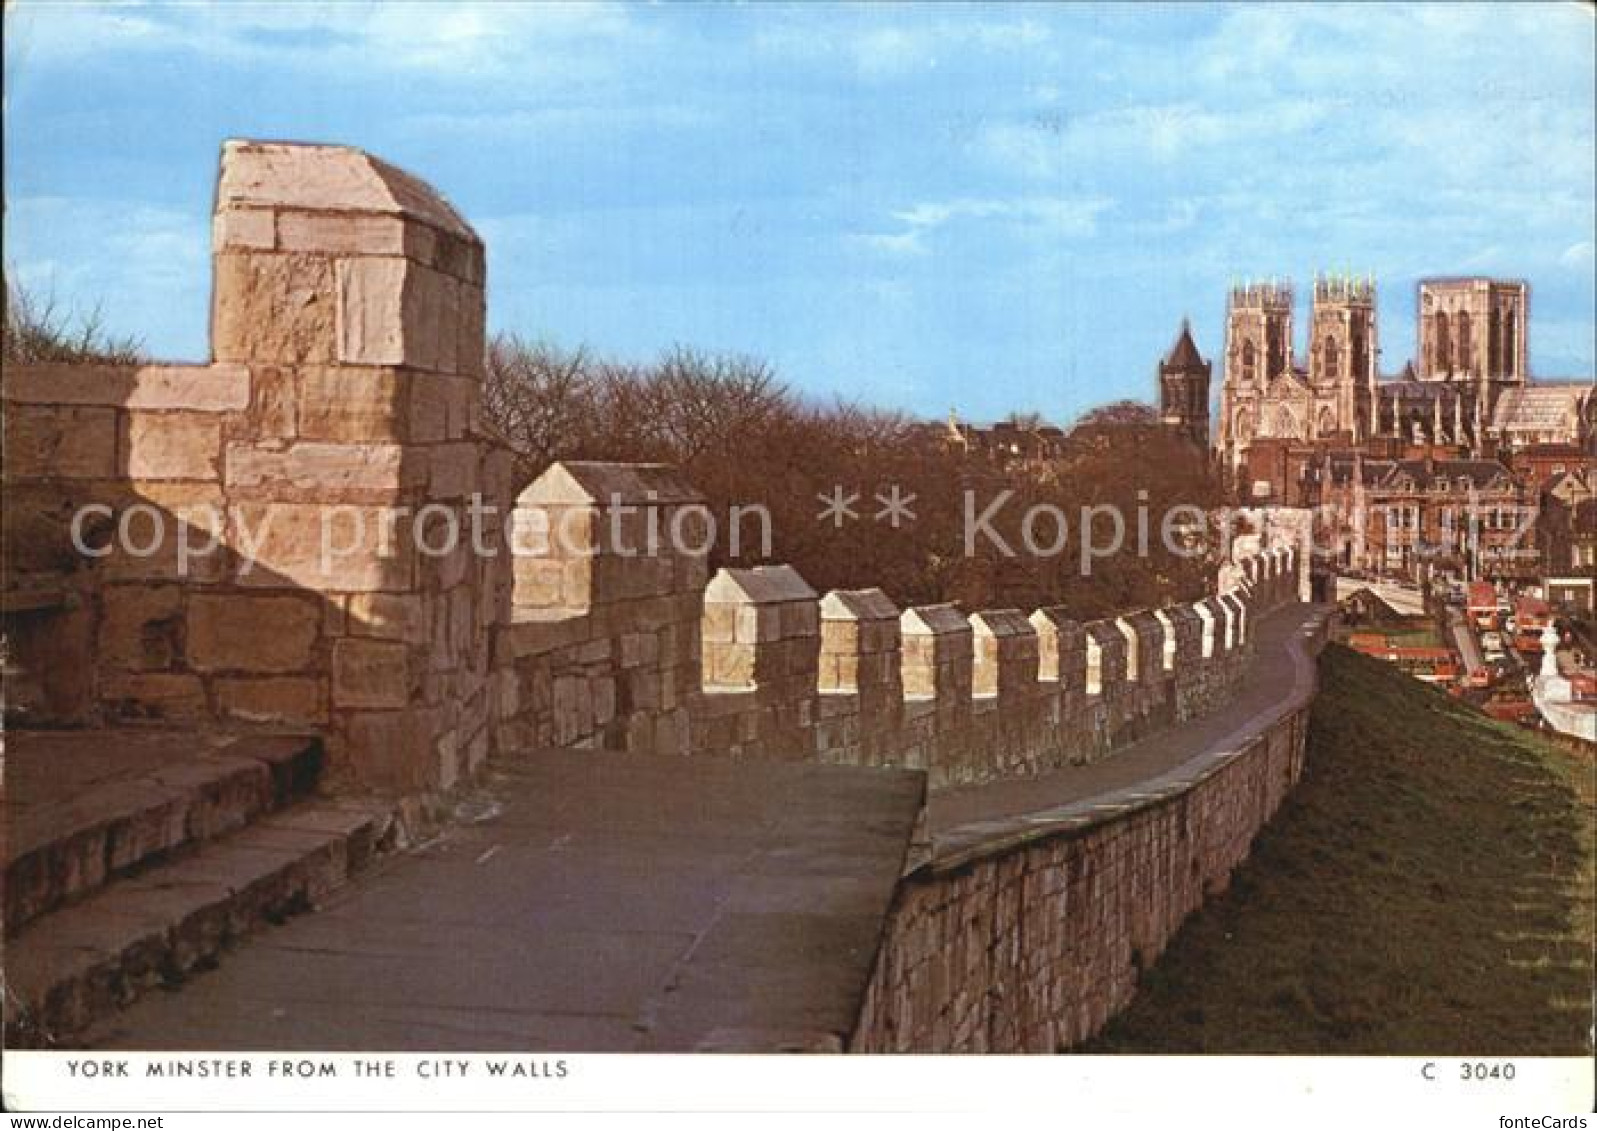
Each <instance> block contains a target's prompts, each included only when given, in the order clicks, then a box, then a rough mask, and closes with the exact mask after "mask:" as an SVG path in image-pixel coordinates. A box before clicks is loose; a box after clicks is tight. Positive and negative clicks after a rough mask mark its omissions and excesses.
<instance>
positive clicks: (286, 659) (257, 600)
mask: <svg viewBox="0 0 1597 1131" xmlns="http://www.w3.org/2000/svg"><path fill="white" fill-rule="evenodd" d="M321 622H322V618H321V611H320V610H319V609H318V608H317V606H316V602H315V601H314V600H313V599H310V598H306V597H288V596H282V597H279V596H264V595H263V596H256V595H253V594H251V595H245V594H227V595H221V594H196V595H195V596H194V597H193V598H192V599H191V600H190V601H189V607H188V659H189V663H190V665H191V666H193V667H194V668H195V669H196V670H198V671H241V672H292V671H300V670H303V669H304V668H306V667H308V666H309V665H310V663H311V654H312V650H313V649H314V648H315V645H316V640H317V637H318V636H319V634H320V631H321Z"/></svg>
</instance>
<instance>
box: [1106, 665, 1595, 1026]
mask: <svg viewBox="0 0 1597 1131" xmlns="http://www.w3.org/2000/svg"><path fill="white" fill-rule="evenodd" d="M1321 679H1322V687H1321V694H1320V696H1319V699H1318V700H1317V702H1316V704H1315V708H1314V712H1313V718H1312V724H1311V730H1310V737H1309V753H1308V765H1307V770H1306V772H1305V776H1304V779H1303V782H1302V783H1301V784H1300V785H1299V786H1298V788H1297V789H1296V790H1295V791H1294V792H1293V794H1292V795H1291V796H1290V797H1289V798H1288V799H1287V801H1286V803H1285V804H1284V805H1283V806H1282V809H1281V811H1280V813H1278V814H1277V816H1276V818H1275V820H1274V821H1273V822H1272V823H1271V824H1270V826H1269V827H1268V828H1267V829H1266V830H1265V831H1264V833H1263V834H1262V835H1261V836H1260V837H1259V840H1258V842H1257V843H1256V845H1255V847H1254V852H1253V855H1252V857H1251V858H1250V859H1249V860H1248V861H1247V862H1246V863H1245V864H1244V865H1243V866H1242V867H1241V868H1240V869H1238V871H1237V873H1236V874H1235V876H1234V877H1233V879H1232V883H1231V886H1230V888H1229V890H1228V891H1227V892H1226V893H1225V894H1224V895H1222V896H1220V897H1218V898H1216V899H1215V900H1214V901H1212V902H1211V903H1210V904H1209V905H1208V906H1207V907H1205V908H1204V909H1203V910H1202V911H1201V912H1199V913H1198V914H1197V915H1195V916H1194V917H1193V918H1192V919H1191V920H1189V921H1188V923H1187V924H1186V925H1185V926H1184V927H1183V928H1182V930H1181V932H1180V934H1179V935H1178V936H1177V937H1176V938H1175V939H1174V940H1173V941H1172V943H1171V946H1170V948H1169V949H1168V950H1167V951H1166V953H1165V954H1164V956H1163V957H1162V958H1161V959H1160V960H1159V962H1158V963H1157V964H1156V965H1155V967H1154V969H1153V970H1152V971H1150V972H1149V974H1148V975H1147V977H1146V978H1145V980H1144V984H1143V986H1142V988H1141V989H1140V990H1139V992H1138V996H1137V999H1136V1000H1135V1001H1134V1002H1133V1003H1132V1005H1131V1008H1130V1009H1128V1010H1127V1011H1126V1013H1124V1014H1123V1015H1122V1016H1121V1017H1120V1018H1118V1019H1117V1020H1116V1021H1115V1022H1113V1023H1112V1024H1111V1025H1110V1027H1109V1028H1108V1029H1107V1030H1106V1031H1105V1032H1104V1033H1103V1034H1102V1035H1101V1036H1100V1037H1099V1038H1098V1039H1097V1040H1096V1041H1095V1042H1094V1043H1093V1044H1092V1046H1091V1047H1090V1048H1088V1049H1086V1050H1084V1051H1092V1052H1146V1053H1180V1052H1228V1053H1244V1052H1279V1053H1361V1054H1421V1053H1430V1054H1466V1055H1477V1054H1478V1055H1509V1054H1518V1055H1530V1054H1538V1053H1539V1054H1581V1053H1588V1052H1589V1051H1590V1049H1591V1020H1592V992H1593V961H1592V957H1593V934H1592V932H1593V928H1592V922H1593V911H1594V907H1593V876H1594V872H1593V828H1594V806H1597V767H1594V765H1593V762H1592V759H1591V757H1590V756H1589V755H1587V756H1585V757H1584V758H1583V757H1581V756H1579V755H1576V754H1573V753H1570V752H1568V751H1565V750H1563V749H1561V748H1559V747H1556V746H1554V745H1552V744H1551V743H1548V742H1545V741H1542V740H1540V739H1538V738H1537V737H1536V736H1534V735H1532V734H1529V733H1528V732H1525V731H1522V730H1520V729H1518V728H1516V727H1513V726H1510V725H1507V724H1502V723H1496V722H1493V721H1492V720H1490V719H1487V718H1485V717H1484V716H1482V715H1480V714H1478V713H1476V712H1475V711H1473V710H1472V709H1470V708H1468V707H1466V706H1464V705H1462V704H1460V703H1457V702H1455V701H1453V700H1450V699H1449V698H1447V697H1446V696H1445V695H1443V694H1441V693H1439V692H1436V691H1433V690H1432V689H1430V688H1428V687H1426V686H1425V685H1423V684H1420V683H1418V682H1416V681H1414V680H1411V679H1408V678H1406V677H1404V676H1403V675H1401V674H1399V673H1398V672H1396V671H1395V670H1394V669H1392V668H1390V667H1388V666H1387V665H1385V664H1382V663H1380V662H1378V661H1375V660H1370V659H1366V658H1364V657H1362V656H1359V655H1356V654H1354V653H1352V652H1350V651H1348V650H1346V649H1344V648H1338V647H1331V648H1328V649H1327V650H1326V653H1325V656H1324V658H1323V660H1322V663H1321Z"/></svg>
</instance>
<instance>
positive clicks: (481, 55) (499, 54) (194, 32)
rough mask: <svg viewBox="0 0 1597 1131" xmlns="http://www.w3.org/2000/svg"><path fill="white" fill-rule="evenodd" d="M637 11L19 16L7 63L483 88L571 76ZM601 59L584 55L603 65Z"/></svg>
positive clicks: (192, 9)
mask: <svg viewBox="0 0 1597 1131" xmlns="http://www.w3.org/2000/svg"><path fill="white" fill-rule="evenodd" d="M633 31H634V24H633V22H632V21H631V19H630V13H629V11H628V10H627V9H626V8H624V7H622V6H620V5H614V4H603V3H576V2H570V3H552V2H551V3H456V4H443V3H375V2H366V3H344V4H291V3H230V4H214V3H213V4H190V5H179V4H129V5H118V6H115V7H113V6H110V5H105V4H60V5H54V4H48V5H47V4H45V3H43V2H42V0H32V2H27V3H22V4H18V5H16V6H15V7H14V8H13V9H12V10H10V11H8V12H7V14H6V32H7V37H8V39H12V38H13V37H14V42H13V44H12V45H10V46H8V55H9V54H13V53H14V55H15V58H16V61H17V63H18V64H20V65H22V66H26V65H27V64H28V62H29V61H30V60H31V61H37V62H41V63H42V62H69V63H70V62H79V61H82V60H85V59H89V58H95V57H100V56H127V55H137V54H140V53H144V52H150V51H173V50H177V51H193V52H198V53H202V54H205V55H209V56H212V57H215V58H223V59H226V58H237V59H250V60H257V61H277V62H279V63H282V64H286V65H296V66H297V65H312V66H316V67H319V68H321V67H325V68H338V67H345V68H350V69H353V70H355V71H357V72H367V71H389V70H423V71H431V72H436V73H439V74H451V73H454V74H459V75H462V76H475V75H479V74H481V73H482V72H483V71H499V70H504V69H507V68H510V67H512V66H514V67H515V68H517V70H518V71H519V72H522V73H523V74H524V77H528V78H533V77H536V76H538V75H539V74H542V73H545V72H548V71H555V72H559V73H564V72H565V71H566V69H567V68H568V67H569V66H570V65H571V63H572V62H573V52H574V51H576V50H578V49H580V48H582V47H584V46H588V45H593V44H599V43H604V42H606V41H611V40H615V39H617V38H620V37H623V36H627V35H630V34H631V33H632V32H633ZM596 54H598V53H584V57H585V58H592V57H593V56H594V55H596Z"/></svg>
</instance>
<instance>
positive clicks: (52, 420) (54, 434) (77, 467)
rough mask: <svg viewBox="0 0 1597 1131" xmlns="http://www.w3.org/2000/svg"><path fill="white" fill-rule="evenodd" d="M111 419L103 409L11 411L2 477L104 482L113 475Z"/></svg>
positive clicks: (113, 417)
mask: <svg viewBox="0 0 1597 1131" xmlns="http://www.w3.org/2000/svg"><path fill="white" fill-rule="evenodd" d="M116 418H117V414H116V412H114V411H113V410H111V409H109V408H88V407H82V408H79V407H48V408H47V407H42V406H34V405H16V404H14V405H11V406H10V407H9V408H8V410H7V411H6V414H5V476H6V478H7V479H8V480H15V479H20V478H22V477H24V476H39V477H54V478H61V479H109V478H111V477H112V476H113V475H115V474H116V470H117V468H116V431H117V423H116Z"/></svg>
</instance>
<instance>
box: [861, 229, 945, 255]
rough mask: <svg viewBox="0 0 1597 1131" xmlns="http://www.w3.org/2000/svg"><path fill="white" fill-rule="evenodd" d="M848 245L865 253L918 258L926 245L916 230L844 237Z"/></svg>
mask: <svg viewBox="0 0 1597 1131" xmlns="http://www.w3.org/2000/svg"><path fill="white" fill-rule="evenodd" d="M845 239H846V240H847V242H848V243H850V244H852V245H854V246H855V247H859V248H863V249H865V250H866V251H872V252H876V253H878V254H881V255H890V256H918V255H925V254H926V244H925V242H924V240H922V238H921V233H920V231H918V230H915V229H911V230H910V231H907V232H897V233H883V232H862V233H855V234H852V235H849V236H847V237H845Z"/></svg>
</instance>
